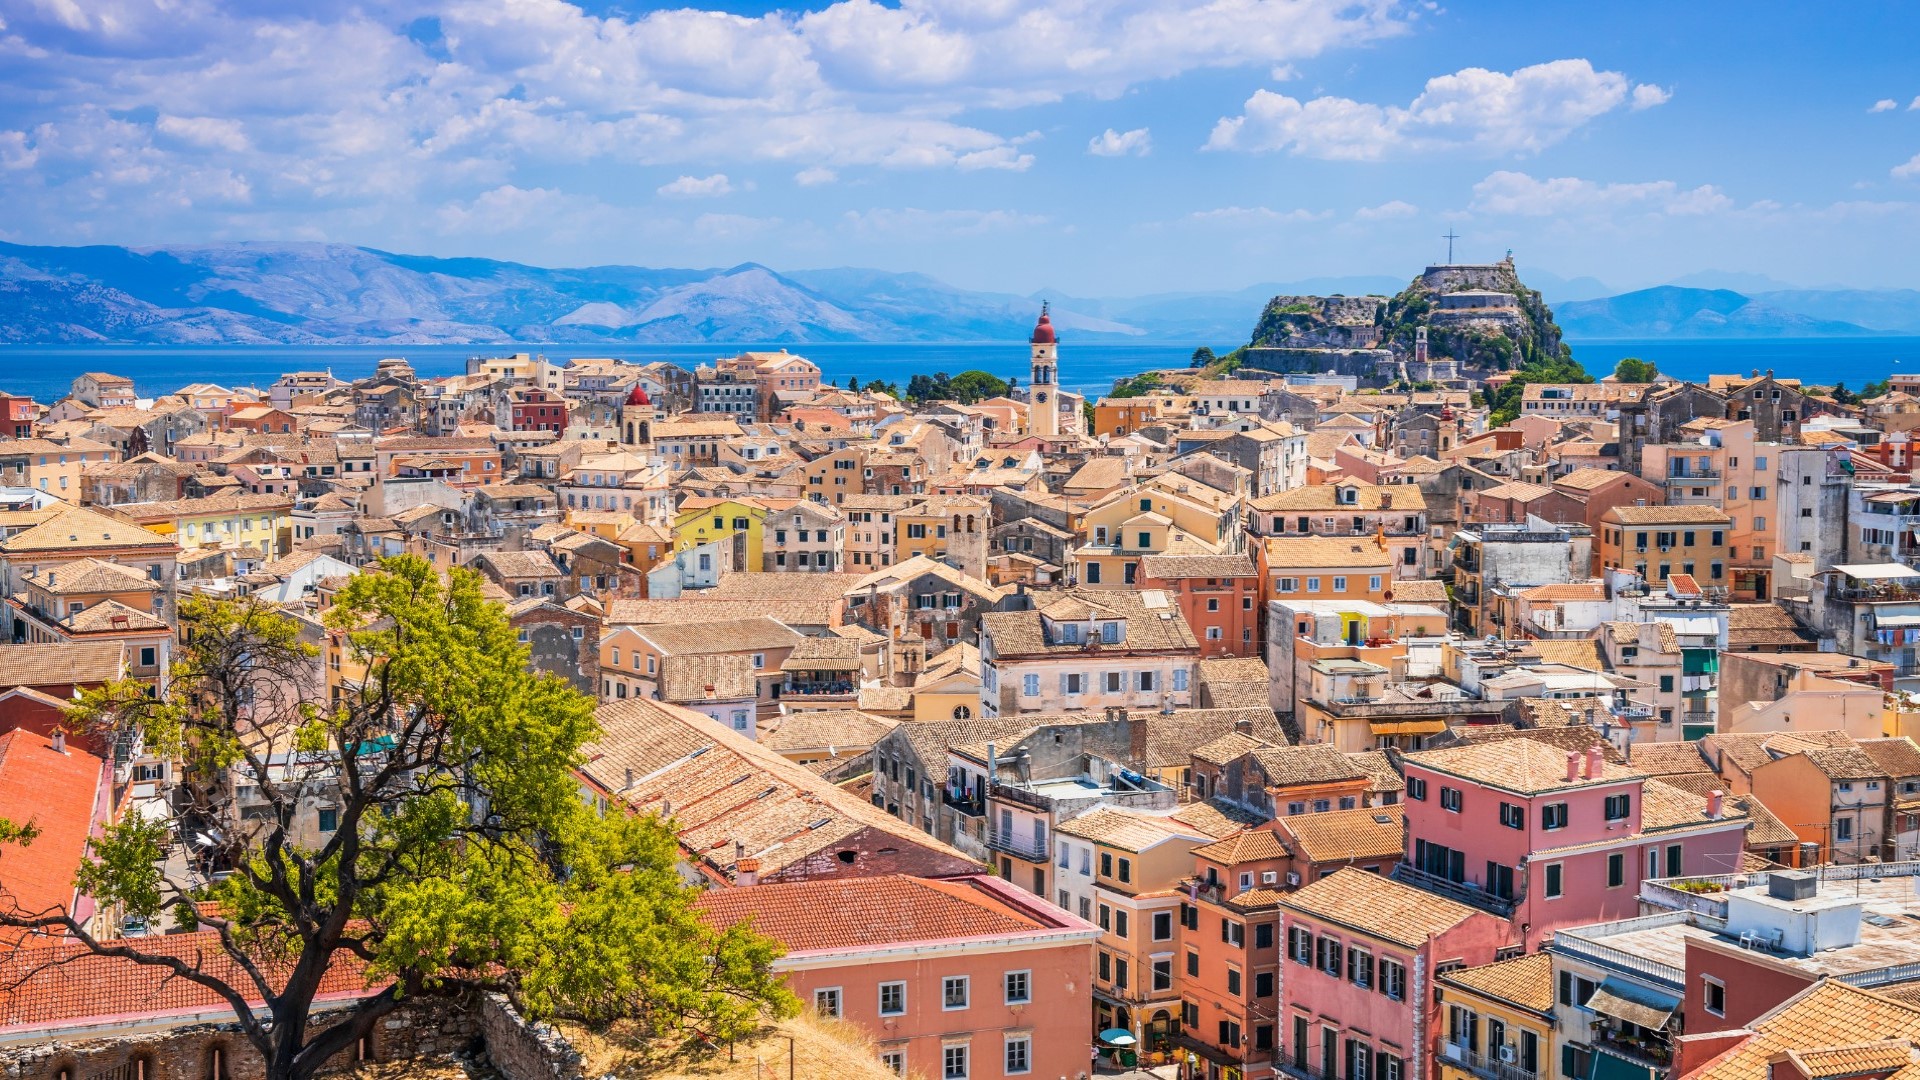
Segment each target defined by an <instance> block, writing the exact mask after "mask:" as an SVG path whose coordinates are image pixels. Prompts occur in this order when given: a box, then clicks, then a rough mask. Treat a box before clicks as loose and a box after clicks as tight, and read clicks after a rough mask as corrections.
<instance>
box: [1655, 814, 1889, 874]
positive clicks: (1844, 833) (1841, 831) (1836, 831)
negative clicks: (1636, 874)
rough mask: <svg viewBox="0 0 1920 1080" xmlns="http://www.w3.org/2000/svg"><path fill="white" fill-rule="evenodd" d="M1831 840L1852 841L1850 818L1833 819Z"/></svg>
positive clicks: (1851, 820) (1851, 822)
mask: <svg viewBox="0 0 1920 1080" xmlns="http://www.w3.org/2000/svg"><path fill="white" fill-rule="evenodd" d="M1833 838H1834V839H1835V840H1851V839H1853V819H1852V818H1835V819H1834V821H1833ZM1671 876H1673V877H1678V876H1679V875H1678V874H1674V875H1671Z"/></svg>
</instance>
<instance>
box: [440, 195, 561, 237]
mask: <svg viewBox="0 0 1920 1080" xmlns="http://www.w3.org/2000/svg"><path fill="white" fill-rule="evenodd" d="M574 205H575V203H574V202H573V200H572V199H571V198H570V197H569V196H568V195H566V194H565V193H564V192H561V191H559V190H558V189H555V188H539V187H537V188H523V187H515V186H514V185H512V184H502V185H500V186H499V187H496V188H494V189H492V190H490V191H484V192H481V193H480V194H479V195H476V196H474V197H473V198H472V199H469V200H466V201H464V202H455V203H448V204H447V205H445V206H443V207H441V208H440V213H439V215H438V224H439V226H440V230H441V231H442V232H445V233H450V234H461V233H478V234H497V233H509V232H515V231H518V230H520V229H524V228H529V227H531V226H534V225H540V224H547V223H550V222H551V221H552V219H553V217H554V215H555V214H556V213H558V212H561V211H564V210H566V209H568V208H569V207H571V206H574Z"/></svg>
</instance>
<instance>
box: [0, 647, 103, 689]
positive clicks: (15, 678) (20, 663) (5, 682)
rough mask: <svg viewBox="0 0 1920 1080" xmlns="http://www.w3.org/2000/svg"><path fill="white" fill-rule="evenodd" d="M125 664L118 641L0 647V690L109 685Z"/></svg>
mask: <svg viewBox="0 0 1920 1080" xmlns="http://www.w3.org/2000/svg"><path fill="white" fill-rule="evenodd" d="M125 663H126V646H124V645H122V644H120V643H119V642H117V641H76V642H74V643H72V644H70V645H7V646H0V688H11V687H15V686H66V685H70V684H73V685H81V686H88V685H92V684H94V683H104V682H111V681H112V680H114V679H117V678H119V677H120V676H121V674H122V673H123V671H124V670H125Z"/></svg>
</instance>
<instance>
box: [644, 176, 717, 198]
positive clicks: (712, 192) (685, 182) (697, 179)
mask: <svg viewBox="0 0 1920 1080" xmlns="http://www.w3.org/2000/svg"><path fill="white" fill-rule="evenodd" d="M658 191H659V192H660V194H662V195H666V196H670V197H672V198H678V199H711V198H715V197H718V196H721V195H729V194H732V192H733V182H732V181H730V180H728V179H727V174H726V173H714V174H713V175H712V176H682V177H681V178H680V179H678V180H675V181H672V182H671V183H666V184H661V185H660V187H659V188H658Z"/></svg>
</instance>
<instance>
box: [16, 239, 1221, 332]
mask: <svg viewBox="0 0 1920 1080" xmlns="http://www.w3.org/2000/svg"><path fill="white" fill-rule="evenodd" d="M1035 307H1036V302H1035V301H1034V300H1032V299H1030V298H1026V297H1020V296H1015V295H1012V294H999V293H981V292H969V291H967V290H964V289H957V288H954V287H952V286H950V285H946V284H944V283H942V282H939V281H936V280H934V279H933V278H930V277H926V276H924V275H920V274H890V273H886V272H884V271H878V270H853V269H842V270H815V271H806V272H802V273H798V274H791V275H788V274H780V273H777V272H775V271H773V270H770V269H768V268H766V267H764V266H758V265H755V264H751V263H749V264H745V265H742V266H736V267H732V268H729V269H724V270H718V269H705V270H695V269H652V268H648V267H639V266H593V267H582V268H573V269H548V268H544V267H537V266H527V265H525V264H522V263H512V262H501V261H496V260H491V259H440V258H430V257H423V256H413V255H397V254H393V253H390V252H384V251H377V250H374V249H372V248H361V247H353V246H350V245H345V244H220V245H208V246H202V247H169V248H150V249H130V248H117V247H88V248H48V247H26V246H21V245H14V244H0V341H14V342H86V341H132V342H164V343H187V344H200V343H215V342H222V341H226V342H238V343H269V342H284V343H296V344H306V343H316V342H340V343H360V342H366V343H383V344H385V343H392V344H413V343H429V342H448V343H475V344H480V343H504V342H511V341H556V342H582V343H586V342H595V341H607V342H649V341H660V342H667V341H674V342H695V341H733V342H737V341H791V342H807V341H936V340H938V341H966V340H1006V339H1008V338H1016V339H1017V338H1019V337H1023V336H1025V334H1026V333H1027V331H1028V330H1030V329H1031V328H1032V326H1033V318H1034V308H1035ZM1257 310H1258V304H1257V303H1253V302H1248V303H1247V304H1245V305H1244V307H1243V308H1242V309H1241V310H1240V311H1239V312H1238V317H1237V319H1236V321H1238V322H1240V323H1244V322H1245V320H1246V319H1248V318H1250V317H1251V316H1250V313H1251V312H1254V311H1257ZM1054 322H1055V323H1056V325H1059V326H1060V327H1062V328H1063V329H1065V330H1069V331H1073V332H1076V333H1078V334H1080V335H1083V336H1085V335H1116V336H1129V337H1137V336H1141V335H1144V334H1147V333H1149V332H1150V331H1149V329H1148V328H1146V327H1142V326H1138V325H1135V324H1133V323H1131V322H1128V321H1124V320H1118V319H1113V318H1109V317H1107V316H1105V315H1102V314H1099V313H1087V312H1081V311H1076V310H1074V309H1073V308H1072V306H1071V305H1056V308H1055V311H1054Z"/></svg>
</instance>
